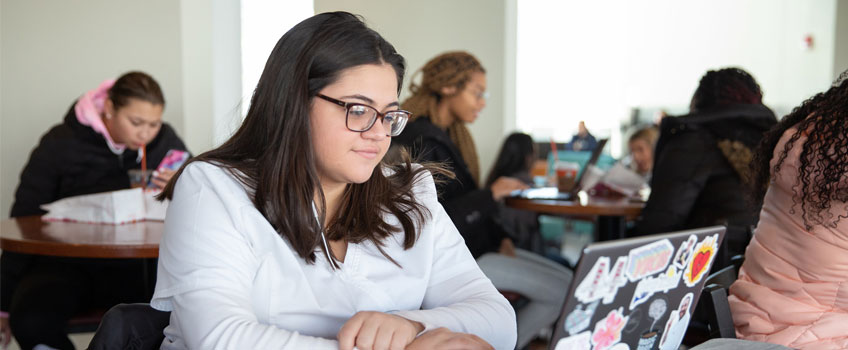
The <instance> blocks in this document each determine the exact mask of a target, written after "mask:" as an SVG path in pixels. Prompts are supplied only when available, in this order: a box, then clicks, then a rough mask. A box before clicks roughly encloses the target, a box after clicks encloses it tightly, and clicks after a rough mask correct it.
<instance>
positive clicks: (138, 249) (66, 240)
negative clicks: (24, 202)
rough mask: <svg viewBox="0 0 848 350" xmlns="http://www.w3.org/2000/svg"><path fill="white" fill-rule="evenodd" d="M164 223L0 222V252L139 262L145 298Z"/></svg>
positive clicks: (33, 218) (36, 219)
mask: <svg viewBox="0 0 848 350" xmlns="http://www.w3.org/2000/svg"><path fill="white" fill-rule="evenodd" d="M164 229H165V223H164V222H162V221H142V222H137V223H132V224H123V225H111V224H87V223H80V222H63V221H42V220H41V217H40V216H24V217H19V218H12V219H7V220H3V221H2V222H0V249H2V250H3V251H10V252H16V253H26V254H35V255H48V256H59V257H71V258H124V259H132V258H143V259H146V260H145V261H143V262H142V273H143V275H142V278H144V289H145V293H147V295H148V297H152V296H153V288H152V287H153V286H154V285H155V283H156V274H155V273H153V274H151V273H150V270H153V271H156V259H153V258H157V257H159V241H160V240H161V239H162V232H163V231H164Z"/></svg>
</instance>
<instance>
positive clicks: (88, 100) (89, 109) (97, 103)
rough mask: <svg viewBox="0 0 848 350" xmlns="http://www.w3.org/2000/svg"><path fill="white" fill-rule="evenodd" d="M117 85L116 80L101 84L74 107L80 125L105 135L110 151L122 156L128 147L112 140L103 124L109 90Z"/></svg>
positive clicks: (87, 93) (83, 96)
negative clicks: (104, 106)
mask: <svg viewBox="0 0 848 350" xmlns="http://www.w3.org/2000/svg"><path fill="white" fill-rule="evenodd" d="M112 85H115V80H114V79H107V80H105V81H104V82H102V83H100V86H98V87H97V88H95V89H94V90H90V91H88V92H86V93H85V94H83V95H82V96H81V97H80V98H79V100H77V104H76V105H75V106H74V111H75V112H76V115H77V120H78V121H79V122H80V124H82V125H85V126H89V127H91V128H92V129H94V131H96V132H97V133H99V134H101V135H103V138H105V139H106V143H107V144H109V149H110V150H112V153H115V154H121V153H123V152H124V150H125V149H126V148H127V146H126V145H124V144H120V143H115V141H114V140H112V135H109V130H107V129H106V124H103V119H101V116H102V115H103V105H104V103H105V102H106V98H108V97H109V89H110V88H111V87H112Z"/></svg>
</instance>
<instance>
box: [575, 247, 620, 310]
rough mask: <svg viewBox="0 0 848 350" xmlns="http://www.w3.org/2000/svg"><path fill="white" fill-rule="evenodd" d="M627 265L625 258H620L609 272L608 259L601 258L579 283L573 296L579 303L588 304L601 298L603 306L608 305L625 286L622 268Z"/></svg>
mask: <svg viewBox="0 0 848 350" xmlns="http://www.w3.org/2000/svg"><path fill="white" fill-rule="evenodd" d="M626 265H627V257H626V256H620V257H618V259H616V260H615V266H613V267H612V270H610V258H609V257H606V256H602V257H600V258H598V260H597V261H595V265H593V266H592V270H590V271H589V274H587V275H586V277H585V278H584V279H583V281H581V282H580V284H579V285H578V286H577V289H576V290H575V291H574V295H575V296H576V297H577V300H579V301H580V302H581V303H590V302H593V301H595V300H598V299H601V298H603V303H604V304H609V303H611V302H612V301H613V299H615V294H616V293H618V289H619V288H621V287H622V286H624V285H625V284H627V277H625V276H624V268H625V267H626Z"/></svg>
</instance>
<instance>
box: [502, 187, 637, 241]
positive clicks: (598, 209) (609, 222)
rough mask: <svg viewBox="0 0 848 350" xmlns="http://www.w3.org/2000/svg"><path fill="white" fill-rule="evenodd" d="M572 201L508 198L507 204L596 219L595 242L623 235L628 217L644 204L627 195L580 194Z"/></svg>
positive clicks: (635, 213)
mask: <svg viewBox="0 0 848 350" xmlns="http://www.w3.org/2000/svg"><path fill="white" fill-rule="evenodd" d="M579 197H580V198H575V200H569V201H565V200H555V199H530V198H523V197H508V198H506V205H507V206H509V207H512V208H516V209H523V210H529V211H534V212H538V213H542V214H551V215H562V216H578V217H579V216H582V217H592V218H595V217H596V218H598V229H597V230H596V237H595V239H596V240H597V241H606V240H613V239H619V238H624V237H625V235H626V229H627V227H626V224H627V219H628V218H630V219H632V218H635V217H637V216H639V213H641V212H642V208H644V207H645V203H644V202H642V201H633V200H630V199H628V198H617V199H611V198H598V197H588V196H584V195H581V196H579Z"/></svg>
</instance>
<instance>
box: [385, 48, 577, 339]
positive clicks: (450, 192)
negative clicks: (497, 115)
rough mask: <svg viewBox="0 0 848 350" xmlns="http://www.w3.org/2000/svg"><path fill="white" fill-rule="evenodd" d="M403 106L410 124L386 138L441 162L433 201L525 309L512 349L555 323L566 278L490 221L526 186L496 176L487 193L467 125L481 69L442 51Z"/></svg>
mask: <svg viewBox="0 0 848 350" xmlns="http://www.w3.org/2000/svg"><path fill="white" fill-rule="evenodd" d="M410 91H411V92H412V95H411V96H410V97H409V98H408V99H406V100H405V101H404V102H403V104H402V108H403V109H405V110H408V111H410V112H411V113H412V115H413V117H412V118H413V119H412V120H411V121H410V122H409V124H407V126H406V129H404V132H403V133H402V134H400V135H399V136H397V137H395V138H394V139H393V140H392V145H393V147H399V146H401V147H405V148H406V149H407V151H409V152H410V153H411V154H412V156H413V157H414V158H415V159H416V160H418V161H425V162H438V163H442V164H446V165H447V166H448V167H450V168H451V170H452V171H453V172H454V173H455V177H454V178H445V177H442V178H441V179H440V180H441V181H437V183H438V185H437V190H438V191H437V192H438V193H439V202H440V203H441V204H442V205H443V206H444V208H445V211H446V212H447V213H448V215H449V216H450V217H451V219H452V220H453V222H454V225H456V227H457V229H459V233H460V234H461V235H462V237H463V238H464V239H465V244H466V245H467V246H468V248H469V250H471V253H472V255H473V256H474V257H475V258H477V263H478V265H480V269H481V270H483V272H484V273H485V274H486V276H487V277H489V278H490V279H491V280H492V283H493V284H494V285H495V287H497V288H498V290H501V291H512V292H517V293H519V294H521V295H523V296H525V297H527V298H528V299H529V301H530V302H529V303H528V304H527V305H526V306H524V307H522V308H519V310H517V313H516V318H517V321H518V346H517V347H518V348H522V347H523V346H525V345H526V344H527V343H529V342H530V341H531V340H532V339H533V336H535V335H536V334H537V333H538V331H539V330H540V329H542V328H544V327H548V326H550V325H551V324H553V323H554V322H555V321H556V317H557V316H558V314H559V310H560V308H561V307H562V303H563V301H564V300H565V291H566V290H567V287H568V284H569V282H570V281H571V278H572V273H571V271H569V270H568V269H566V268H564V267H562V266H560V265H558V264H557V263H555V262H553V261H550V260H547V259H545V258H544V257H542V256H539V255H536V254H534V253H531V252H528V251H524V250H521V249H516V248H515V246H514V244H513V241H512V239H510V238H509V237H508V235H507V233H506V232H505V230H504V229H503V228H502V227H500V225H499V224H497V223H496V222H495V220H493V219H494V216H495V215H496V214H497V213H498V205H497V202H498V201H499V200H501V199H502V198H504V197H506V196H507V195H508V194H509V193H510V192H512V191H514V190H517V189H523V188H526V187H527V185H526V184H524V183H523V182H522V181H521V180H518V179H516V178H512V177H506V176H501V177H498V178H497V179H494V180H492V181H491V185H489V186H488V187H486V188H480V187H478V184H479V183H480V181H481V180H482V179H481V177H480V166H479V163H478V159H477V150H476V148H475V146H474V140H473V139H472V137H471V133H470V132H469V131H468V128H467V127H466V124H467V123H472V122H474V121H475V120H476V119H477V116H478V114H479V112H480V110H482V109H483V107H485V106H486V100H485V91H486V71H485V69H484V68H483V65H482V64H480V61H478V60H477V58H475V57H474V56H472V55H471V54H469V53H467V52H447V53H443V54H441V55H439V56H436V57H435V58H433V59H431V60H430V61H429V62H427V63H426V64H425V65H424V67H423V68H421V81H420V83H417V84H416V83H412V84H411V86H410Z"/></svg>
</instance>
